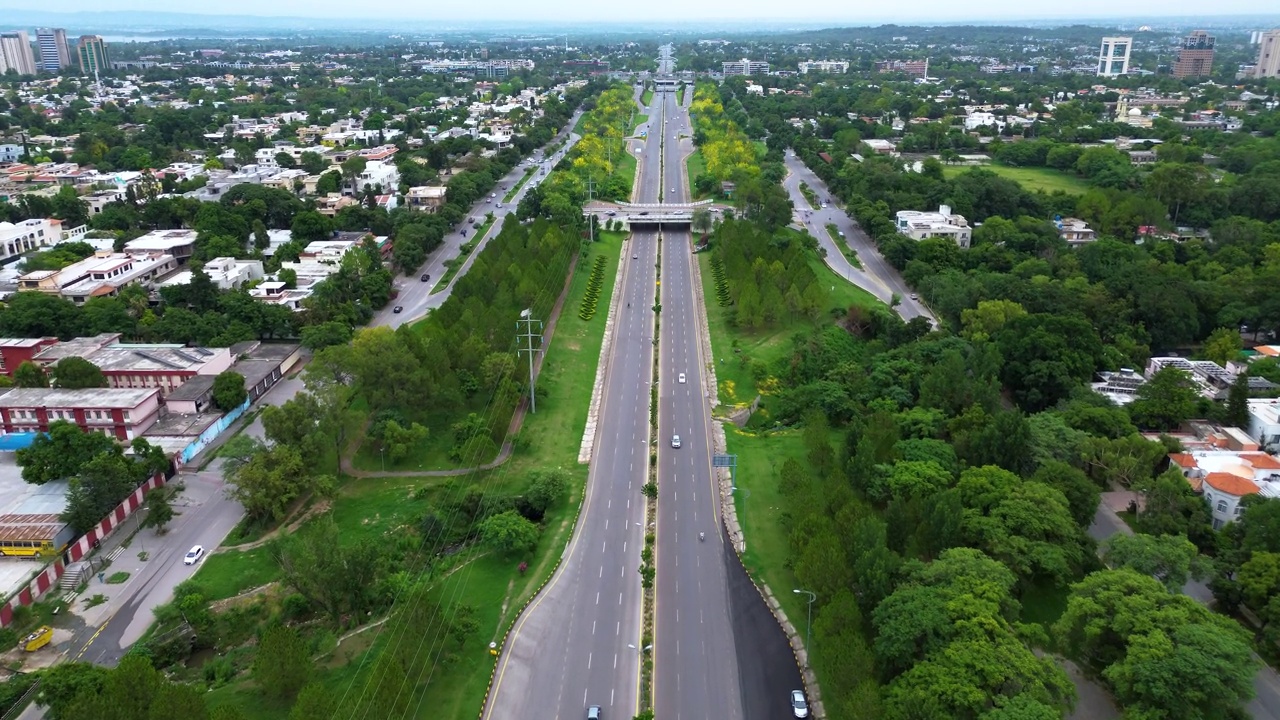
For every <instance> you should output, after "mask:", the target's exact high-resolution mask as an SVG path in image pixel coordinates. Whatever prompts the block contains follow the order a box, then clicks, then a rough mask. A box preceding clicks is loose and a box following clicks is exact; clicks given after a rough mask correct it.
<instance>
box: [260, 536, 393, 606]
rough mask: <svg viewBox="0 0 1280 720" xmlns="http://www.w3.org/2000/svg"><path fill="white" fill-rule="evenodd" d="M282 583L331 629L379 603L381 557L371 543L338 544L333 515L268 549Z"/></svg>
mask: <svg viewBox="0 0 1280 720" xmlns="http://www.w3.org/2000/svg"><path fill="white" fill-rule="evenodd" d="M271 556H272V558H273V559H274V560H275V561H276V563H277V564H278V565H279V566H280V570H281V573H282V574H283V582H284V584H285V585H286V586H287V587H290V588H292V589H293V590H294V591H295V592H298V593H300V594H301V595H302V596H303V597H305V598H306V599H307V600H308V601H309V602H310V603H311V604H312V605H314V606H315V607H318V608H319V609H320V610H322V611H323V612H324V613H325V615H326V616H327V617H328V618H329V620H330V621H331V622H333V623H335V624H337V623H340V622H341V621H342V617H343V615H345V614H348V613H356V614H360V615H363V614H364V613H366V612H367V611H368V610H369V609H371V608H372V607H373V603H374V602H375V600H376V599H377V595H376V588H375V585H376V580H377V577H378V573H379V563H380V559H381V557H382V551H381V549H380V548H379V545H378V544H377V543H375V542H373V541H372V540H360V541H357V542H354V543H346V542H341V541H340V540H339V535H338V525H337V523H335V522H334V521H333V516H332V515H327V514H326V515H324V516H322V517H320V518H318V519H316V520H315V521H313V522H309V523H307V524H306V525H304V526H303V527H302V528H301V529H300V530H298V532H295V533H293V534H290V535H287V536H285V537H283V538H281V540H280V542H278V543H276V544H274V545H273V546H272V547H271Z"/></svg>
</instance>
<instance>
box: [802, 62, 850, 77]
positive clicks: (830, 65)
mask: <svg viewBox="0 0 1280 720" xmlns="http://www.w3.org/2000/svg"><path fill="white" fill-rule="evenodd" d="M799 68H800V72H802V73H811V72H813V73H838V74H841V75H843V74H844V73H847V72H849V63H848V62H846V61H844V60H808V61H802V62H801V63H800V65H799Z"/></svg>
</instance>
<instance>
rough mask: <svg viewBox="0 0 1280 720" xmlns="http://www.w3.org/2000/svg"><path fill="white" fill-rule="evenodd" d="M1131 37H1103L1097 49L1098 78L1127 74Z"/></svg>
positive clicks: (1131, 43)
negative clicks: (1100, 45)
mask: <svg viewBox="0 0 1280 720" xmlns="http://www.w3.org/2000/svg"><path fill="white" fill-rule="evenodd" d="M1131 49H1133V38H1131V37H1104V38H1102V47H1101V48H1099V49H1098V77H1116V76H1117V75H1123V74H1125V73H1127V72H1129V51H1130V50H1131Z"/></svg>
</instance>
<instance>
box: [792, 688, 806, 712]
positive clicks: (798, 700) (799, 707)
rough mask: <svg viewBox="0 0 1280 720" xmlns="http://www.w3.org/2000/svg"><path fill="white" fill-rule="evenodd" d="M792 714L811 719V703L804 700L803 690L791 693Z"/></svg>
mask: <svg viewBox="0 0 1280 720" xmlns="http://www.w3.org/2000/svg"><path fill="white" fill-rule="evenodd" d="M791 712H792V713H793V714H794V715H795V716H796V717H798V718H807V717H809V703H808V701H806V700H805V699H804V691H803V690H792V691H791Z"/></svg>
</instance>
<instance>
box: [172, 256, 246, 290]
mask: <svg viewBox="0 0 1280 720" xmlns="http://www.w3.org/2000/svg"><path fill="white" fill-rule="evenodd" d="M204 271H205V274H207V275H208V276H209V279H210V280H212V281H213V284H215V285H217V286H218V287H219V288H221V289H223V290H234V289H238V288H241V287H243V286H244V285H245V284H246V283H250V282H253V281H254V280H261V279H262V276H263V270H262V261H261V260H237V259H235V258H233V257H220V258H214V259H212V260H210V261H209V262H207V263H205V266H204ZM191 274H192V271H190V270H183V271H182V272H178V273H174V274H173V275H172V276H170V277H168V278H166V279H165V280H164V281H163V282H161V283H160V284H159V285H160V287H168V286H170V285H187V284H189V283H190V282H191Z"/></svg>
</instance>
